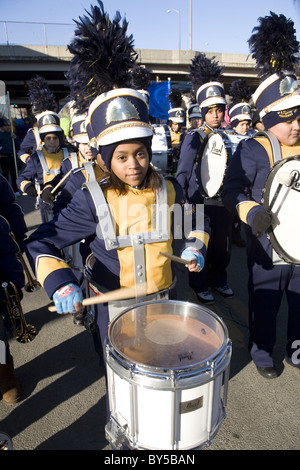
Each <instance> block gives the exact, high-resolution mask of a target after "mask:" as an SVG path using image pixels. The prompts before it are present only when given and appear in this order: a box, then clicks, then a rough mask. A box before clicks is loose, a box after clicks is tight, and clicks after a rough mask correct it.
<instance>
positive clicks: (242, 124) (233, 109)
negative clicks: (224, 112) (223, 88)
mask: <svg viewBox="0 0 300 470" xmlns="http://www.w3.org/2000/svg"><path fill="white" fill-rule="evenodd" d="M229 95H230V96H231V98H232V103H231V105H230V106H229V107H228V116H229V119H230V127H231V129H233V131H234V132H235V133H236V134H240V135H249V131H250V127H251V122H252V117H251V107H250V104H249V103H248V101H250V99H251V90H250V88H249V87H248V85H247V83H246V80H244V79H243V78H240V79H238V80H234V81H233V82H232V84H231V87H230V89H229Z"/></svg>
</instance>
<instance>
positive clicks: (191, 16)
mask: <svg viewBox="0 0 300 470" xmlns="http://www.w3.org/2000/svg"><path fill="white" fill-rule="evenodd" d="M192 18H193V14H192V0H190V50H191V51H192V50H193V47H192Z"/></svg>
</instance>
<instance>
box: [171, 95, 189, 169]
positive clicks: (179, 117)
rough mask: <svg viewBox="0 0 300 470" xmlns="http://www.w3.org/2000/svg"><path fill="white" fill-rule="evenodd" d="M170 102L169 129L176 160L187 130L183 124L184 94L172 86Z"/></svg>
mask: <svg viewBox="0 0 300 470" xmlns="http://www.w3.org/2000/svg"><path fill="white" fill-rule="evenodd" d="M169 102H170V105H171V109H169V111H168V115H169V122H170V124H169V130H170V135H171V143H172V149H173V159H174V160H175V161H177V160H178V158H179V152H180V146H181V142H182V139H183V137H184V134H185V131H184V129H183V126H184V124H185V110H184V108H183V107H182V106H181V105H182V95H181V91H180V90H179V89H178V88H174V87H173V88H172V89H171V91H170V94H169Z"/></svg>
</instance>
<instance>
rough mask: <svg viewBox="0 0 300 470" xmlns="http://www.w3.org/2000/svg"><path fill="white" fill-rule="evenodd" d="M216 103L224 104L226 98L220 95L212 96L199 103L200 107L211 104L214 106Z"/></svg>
mask: <svg viewBox="0 0 300 470" xmlns="http://www.w3.org/2000/svg"><path fill="white" fill-rule="evenodd" d="M217 104H225V105H226V100H225V98H223V97H222V96H212V97H211V98H207V99H205V100H204V101H202V103H200V104H199V106H200V109H202V108H210V107H212V106H216V105H217Z"/></svg>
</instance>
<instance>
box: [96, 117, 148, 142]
mask: <svg viewBox="0 0 300 470" xmlns="http://www.w3.org/2000/svg"><path fill="white" fill-rule="evenodd" d="M148 126H149V127H148ZM151 136H153V130H152V127H151V126H150V124H149V125H147V127H144V126H138V125H137V126H133V127H130V126H126V125H124V123H123V124H122V128H120V129H117V128H116V130H114V131H113V132H110V133H108V134H107V135H104V136H102V137H101V134H100V136H99V137H98V138H96V141H97V146H98V147H99V146H103V145H110V144H114V143H117V142H120V143H121V142H123V141H124V140H132V139H140V138H142V137H151Z"/></svg>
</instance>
